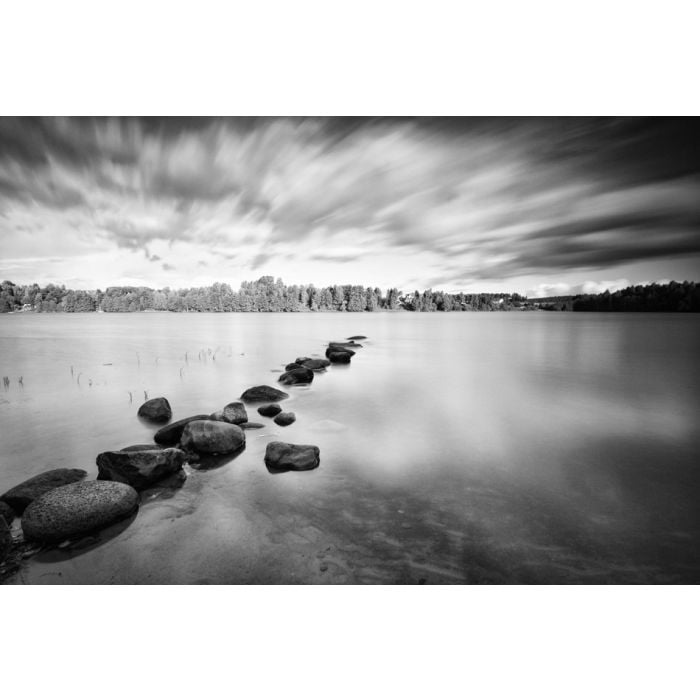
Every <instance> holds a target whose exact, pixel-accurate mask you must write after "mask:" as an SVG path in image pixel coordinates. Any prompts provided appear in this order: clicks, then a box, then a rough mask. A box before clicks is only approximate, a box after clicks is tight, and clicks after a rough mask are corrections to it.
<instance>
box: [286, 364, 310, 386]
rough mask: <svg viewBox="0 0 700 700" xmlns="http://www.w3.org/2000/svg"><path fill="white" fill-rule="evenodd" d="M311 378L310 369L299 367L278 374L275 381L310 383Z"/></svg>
mask: <svg viewBox="0 0 700 700" xmlns="http://www.w3.org/2000/svg"><path fill="white" fill-rule="evenodd" d="M313 380H314V373H313V371H312V370H310V369H307V368H306V367H299V368H298V369H291V370H289V372H285V373H284V374H282V375H280V378H279V379H278V380H277V381H278V382H280V383H281V384H311V382H313Z"/></svg>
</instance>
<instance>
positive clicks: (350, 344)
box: [328, 340, 362, 348]
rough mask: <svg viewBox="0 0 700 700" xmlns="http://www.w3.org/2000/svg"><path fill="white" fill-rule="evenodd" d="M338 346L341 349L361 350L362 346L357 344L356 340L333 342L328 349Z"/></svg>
mask: <svg viewBox="0 0 700 700" xmlns="http://www.w3.org/2000/svg"><path fill="white" fill-rule="evenodd" d="M332 346H336V347H339V348H361V347H362V345H360V344H359V343H356V342H355V341H354V340H331V341H330V342H329V343H328V347H332Z"/></svg>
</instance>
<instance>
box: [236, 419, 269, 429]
mask: <svg viewBox="0 0 700 700" xmlns="http://www.w3.org/2000/svg"><path fill="white" fill-rule="evenodd" d="M238 427H239V428H243V430H258V429H259V428H264V427H265V426H264V425H263V424H262V423H252V422H249V421H246V422H245V423H239V424H238Z"/></svg>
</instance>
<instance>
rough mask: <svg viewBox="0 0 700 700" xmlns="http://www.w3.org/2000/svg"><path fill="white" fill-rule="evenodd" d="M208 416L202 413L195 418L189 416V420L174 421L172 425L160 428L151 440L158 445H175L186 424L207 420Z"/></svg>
mask: <svg viewBox="0 0 700 700" xmlns="http://www.w3.org/2000/svg"><path fill="white" fill-rule="evenodd" d="M208 418H209V416H208V415H205V414H204V413H199V414H197V415H196V416H190V417H189V418H182V419H181V420H176V421H175V422H174V423H170V424H169V425H166V426H164V427H163V428H161V429H160V430H159V431H158V432H157V433H156V434H155V435H154V436H153V439H154V440H155V441H156V442H157V443H158V444H159V445H177V443H178V442H180V438H181V437H182V431H183V430H184V429H185V426H186V425H187V424H188V423H191V422H192V421H193V420H207V419H208Z"/></svg>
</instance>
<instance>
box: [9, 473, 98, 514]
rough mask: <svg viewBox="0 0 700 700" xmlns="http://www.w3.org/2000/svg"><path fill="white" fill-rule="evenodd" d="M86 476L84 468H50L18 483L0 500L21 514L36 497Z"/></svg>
mask: <svg viewBox="0 0 700 700" xmlns="http://www.w3.org/2000/svg"><path fill="white" fill-rule="evenodd" d="M86 476H87V472H86V471H85V470H84V469H49V471H46V472H42V473H41V474H38V475H37V476H33V477H32V478H31V479H27V480H26V481H23V482H22V483H21V484H17V486H15V487H14V488H11V489H10V490H9V491H7V492H5V493H4V494H3V495H2V496H0V501H5V503H7V504H8V505H10V506H11V507H12V508H13V509H14V511H15V513H17V514H19V515H21V514H22V513H23V512H24V509H25V508H26V507H27V506H28V505H29V504H30V503H31V502H32V501H33V500H34V499H36V498H39V497H40V496H43V495H44V494H45V493H47V492H48V491H51V490H52V489H55V488H57V487H58V486H65V485H66V484H72V483H73V482H75V481H80V480H81V479H84V478H85V477H86Z"/></svg>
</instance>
